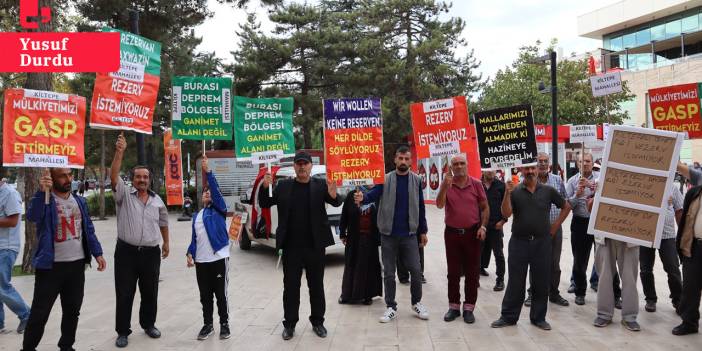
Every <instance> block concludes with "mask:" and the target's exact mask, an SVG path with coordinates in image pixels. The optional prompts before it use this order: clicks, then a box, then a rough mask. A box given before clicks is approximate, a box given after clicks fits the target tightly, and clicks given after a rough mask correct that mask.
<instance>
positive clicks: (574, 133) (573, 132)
mask: <svg viewBox="0 0 702 351" xmlns="http://www.w3.org/2000/svg"><path fill="white" fill-rule="evenodd" d="M596 140H597V125H582V126H570V142H571V143H591V142H593V141H596Z"/></svg>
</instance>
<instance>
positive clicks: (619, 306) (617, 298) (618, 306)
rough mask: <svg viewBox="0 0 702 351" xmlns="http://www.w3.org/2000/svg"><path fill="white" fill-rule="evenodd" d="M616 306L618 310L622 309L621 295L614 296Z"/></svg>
mask: <svg viewBox="0 0 702 351" xmlns="http://www.w3.org/2000/svg"><path fill="white" fill-rule="evenodd" d="M614 308H616V309H618V310H621V309H622V298H621V297H616V298H614Z"/></svg>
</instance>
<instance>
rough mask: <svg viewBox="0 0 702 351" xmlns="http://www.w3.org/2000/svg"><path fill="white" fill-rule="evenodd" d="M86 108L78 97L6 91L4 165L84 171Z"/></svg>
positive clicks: (82, 100)
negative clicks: (80, 169)
mask: <svg viewBox="0 0 702 351" xmlns="http://www.w3.org/2000/svg"><path fill="white" fill-rule="evenodd" d="M85 104H86V103H85V98H84V97H82V96H78V95H69V94H61V93H55V92H52V91H41V90H30V89H7V90H5V109H4V110H5V112H4V115H3V131H2V134H3V147H2V162H3V165H4V166H6V167H67V168H83V165H84V164H85V154H84V135H85V134H84V133H85Z"/></svg>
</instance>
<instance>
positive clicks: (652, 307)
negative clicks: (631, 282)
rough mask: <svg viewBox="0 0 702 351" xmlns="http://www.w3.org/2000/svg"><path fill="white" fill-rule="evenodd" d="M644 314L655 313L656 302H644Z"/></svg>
mask: <svg viewBox="0 0 702 351" xmlns="http://www.w3.org/2000/svg"><path fill="white" fill-rule="evenodd" d="M644 309H645V310H646V312H656V301H646V307H644Z"/></svg>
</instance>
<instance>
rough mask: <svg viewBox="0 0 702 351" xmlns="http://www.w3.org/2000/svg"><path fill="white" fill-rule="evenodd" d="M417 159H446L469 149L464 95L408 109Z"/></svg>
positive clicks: (424, 103) (469, 136)
mask: <svg viewBox="0 0 702 351" xmlns="http://www.w3.org/2000/svg"><path fill="white" fill-rule="evenodd" d="M410 111H411V114H412V130H413V134H414V142H415V147H416V150H417V158H418V159H422V158H429V157H432V156H450V155H453V154H457V153H468V151H469V150H471V148H472V147H474V146H472V147H471V140H470V139H471V136H472V135H471V134H470V133H469V125H470V122H469V121H468V107H467V105H466V97H465V96H456V97H453V98H449V99H443V100H434V101H428V102H420V103H414V104H412V105H411V106H410Z"/></svg>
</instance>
